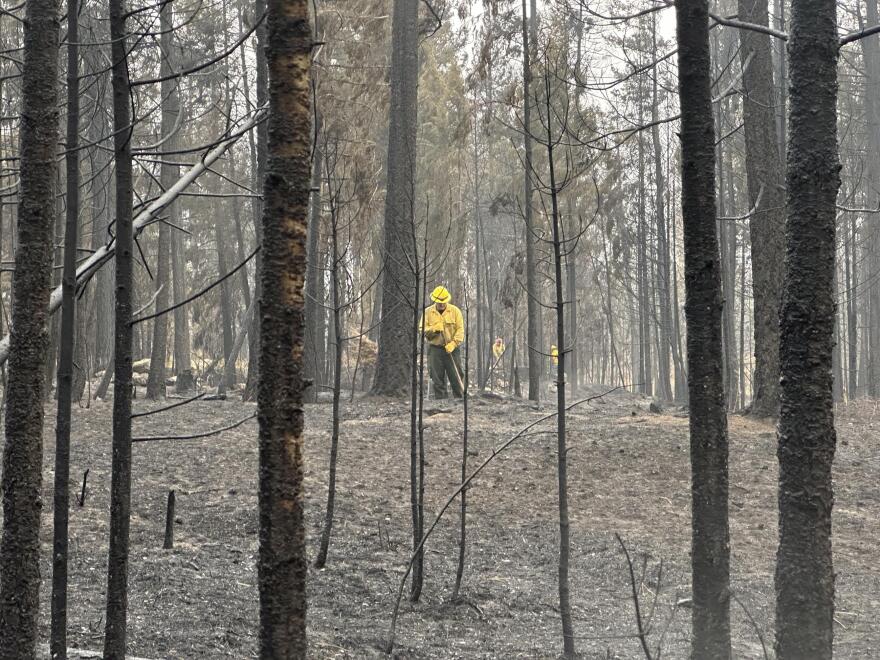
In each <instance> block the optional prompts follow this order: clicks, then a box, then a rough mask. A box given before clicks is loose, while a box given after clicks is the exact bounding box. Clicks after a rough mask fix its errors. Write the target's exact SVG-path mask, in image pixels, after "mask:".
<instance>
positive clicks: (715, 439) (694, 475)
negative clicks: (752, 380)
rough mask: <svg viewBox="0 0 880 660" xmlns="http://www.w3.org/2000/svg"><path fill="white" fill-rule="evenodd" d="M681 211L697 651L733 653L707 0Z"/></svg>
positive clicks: (688, 100) (681, 66) (685, 102)
mask: <svg viewBox="0 0 880 660" xmlns="http://www.w3.org/2000/svg"><path fill="white" fill-rule="evenodd" d="M675 10H676V17H677V21H678V25H677V33H678V70H679V82H678V91H679V96H680V102H681V161H682V190H681V201H682V218H683V224H684V257H685V318H686V320H687V363H688V395H689V402H690V445H691V502H692V514H691V515H692V521H691V534H692V539H691V567H692V572H693V576H692V580H693V638H692V647H691V649H692V650H691V655H692V657H693V658H695V659H696V658H713V660H725V659H726V658H730V584H729V583H730V533H729V529H728V519H727V501H728V471H727V414H726V411H725V403H724V377H723V354H722V345H721V333H722V331H721V309H722V304H723V302H722V295H721V268H720V266H721V262H720V254H719V252H718V238H717V231H716V223H715V217H716V205H715V130H714V125H713V124H714V122H713V119H712V100H711V92H710V88H711V76H710V71H711V63H710V58H709V19H708V2H707V0H679V1H678V2H677V3H676V5H675Z"/></svg>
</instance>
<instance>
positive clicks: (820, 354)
mask: <svg viewBox="0 0 880 660" xmlns="http://www.w3.org/2000/svg"><path fill="white" fill-rule="evenodd" d="M789 55H790V61H789V62H790V83H789V93H790V99H791V106H790V115H789V134H788V155H787V173H786V185H787V200H786V201H787V204H788V210H787V218H786V226H785V246H786V247H785V279H784V282H783V294H782V309H781V312H780V317H779V318H780V331H781V341H780V363H781V365H782V366H781V372H782V404H781V409H780V416H779V429H778V436H779V445H778V449H777V451H778V456H779V550H778V552H777V555H776V557H777V561H776V655H777V657H778V658H779V659H780V660H794V658H810V659H811V660H819V659H824V658H829V659H830V658H831V657H832V640H833V633H834V570H833V563H832V554H831V509H832V505H833V502H834V487H833V483H832V479H831V468H832V463H833V461H834V449H835V444H836V436H835V432H834V402H833V397H832V372H831V360H832V358H831V354H832V344H833V342H832V337H833V333H834V307H835V295H834V260H835V237H834V233H835V221H836V206H835V204H836V201H837V191H838V188H839V186H840V166H839V160H838V151H837V57H838V35H837V20H836V3H835V2H834V1H833V0H794V2H792V14H791V39H790V41H789Z"/></svg>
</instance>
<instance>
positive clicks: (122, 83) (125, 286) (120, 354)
mask: <svg viewBox="0 0 880 660" xmlns="http://www.w3.org/2000/svg"><path fill="white" fill-rule="evenodd" d="M125 19H126V13H125V1H124V0H110V37H111V40H112V42H113V45H112V50H111V53H112V60H113V68H112V81H113V130H114V133H113V151H114V158H115V161H116V225H115V227H116V317H115V323H116V337H115V341H114V345H113V346H114V347H113V360H114V363H113V370H114V378H113V460H112V475H111V482H110V553H109V560H108V565H107V612H106V619H105V621H106V623H105V626H104V657H105V658H108V659H116V658H124V657H125V638H126V616H127V611H128V544H129V537H128V533H129V522H130V520H129V518H130V512H131V388H132V371H131V362H132V360H131V343H132V324H131V319H132V295H133V291H132V288H133V284H134V283H133V278H132V250H133V247H134V239H133V229H132V197H133V186H134V181H133V177H132V161H131V138H132V133H133V131H132V126H131V121H132V113H131V84H130V81H129V78H128V61H127V56H128V38H127V34H126V27H125Z"/></svg>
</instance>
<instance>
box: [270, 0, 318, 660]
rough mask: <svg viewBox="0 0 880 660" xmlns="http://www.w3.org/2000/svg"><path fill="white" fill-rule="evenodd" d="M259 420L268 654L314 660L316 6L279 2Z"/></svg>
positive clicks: (273, 9)
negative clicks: (311, 470) (306, 366)
mask: <svg viewBox="0 0 880 660" xmlns="http://www.w3.org/2000/svg"><path fill="white" fill-rule="evenodd" d="M268 9H269V11H268V35H267V36H268V39H267V42H266V60H267V64H268V71H269V127H268V144H267V146H268V154H267V155H268V160H267V164H266V178H265V184H264V187H263V199H264V210H263V231H262V236H261V240H262V243H261V245H262V249H261V253H262V262H261V268H260V278H261V282H262V294H261V298H260V314H259V315H258V316H259V317H260V319H261V322H260V349H259V351H260V352H259V356H260V357H259V359H260V366H259V373H260V379H259V389H258V414H259V422H260V486H259V502H260V551H259V562H258V575H259V589H260V656H261V657H262V658H264V659H266V660H269V659H270V658H271V659H273V660H283V659H287V658H290V659H293V658H303V657H305V655H306V573H307V564H306V547H305V525H304V520H303V507H304V504H305V502H304V495H303V406H302V403H303V388H304V382H303V322H304V304H303V293H304V281H305V274H306V232H307V226H308V208H309V183H310V182H309V180H310V170H311V168H310V147H311V139H310V136H311V103H310V96H311V87H310V84H309V70H310V68H311V67H310V54H311V49H312V35H311V27H310V24H309V8H308V2H306V0H269V3H268Z"/></svg>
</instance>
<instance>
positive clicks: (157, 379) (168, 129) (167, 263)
mask: <svg viewBox="0 0 880 660" xmlns="http://www.w3.org/2000/svg"><path fill="white" fill-rule="evenodd" d="M173 25H174V9H173V6H172V5H171V3H168V4H165V5H163V6H162V9H161V11H160V13H159V28H160V31H161V33H162V36H161V37H160V44H161V51H162V62H161V65H160V67H159V75H160V77H162V78H164V77H165V76H168V75H171V74H172V73H173V71H174V62H175V60H176V58H175V53H174V44H173V39H174V32H173ZM177 85H178V81H177V80H163V81H162V83H161V97H162V98H163V99H164V102H163V103H162V140H163V142H162V149H163V151H169V152H171V151H174V150H175V148H176V145H177V140H176V139H175V137H174V135H173V133H174V132H175V131H177V119H178V116H179V115H180V101H179V99H178V96H177V94H178V92H177ZM174 159H175V156H174V155H172V154H168V155H167V156H165V158H164V160H163V162H162V165H161V168H160V170H159V182H160V184H161V185H162V189H163V190H168V188H170V187H171V186H172V185H174V182H175V181H176V180H177V176H178V168H177V166H175V165H172V164H171V163H170V162H165V161H173V160H174ZM172 206H173V207H175V208H176V207H177V204H176V203H175V204H173V205H172ZM169 212H173V211H172V210H169ZM174 231H175V232H177V231H178V230H177V229H175V230H174ZM169 232H170V229H169V227H168V226H167V225H166V224H165V223H164V222H160V223H159V247H158V257H157V259H156V261H157V266H156V291H157V294H156V310H157V311H158V310H162V309H166V308H167V307H168V301H169V300H170V299H171V292H170V291H169V289H170V288H171V282H170V280H169V277H168V275H169V273H168V271H169V270H171V240H172V237H171V236H169ZM176 240H178V241H179V239H176ZM178 270H180V268H179V266H178ZM177 274H180V273H179V272H178V273H177ZM175 300H177V298H176V297H175ZM175 332H177V330H176V329H175ZM167 356H168V316H167V315H166V314H163V315H162V316H158V317H156V318H155V319H153V341H152V346H151V353H150V373H149V376H148V378H147V398H148V399H158V398H160V397H164V396H165V361H166V359H167ZM175 365H176V363H175Z"/></svg>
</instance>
